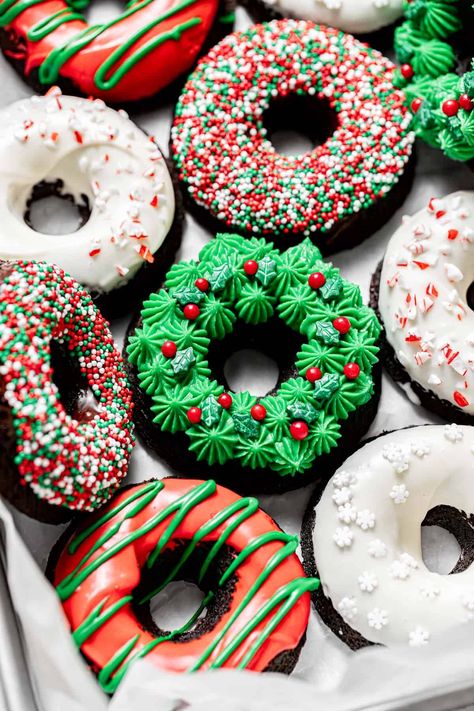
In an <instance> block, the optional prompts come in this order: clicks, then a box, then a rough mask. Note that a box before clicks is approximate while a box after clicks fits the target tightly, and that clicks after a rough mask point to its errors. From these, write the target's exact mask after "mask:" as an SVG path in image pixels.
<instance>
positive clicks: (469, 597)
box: [462, 590, 474, 612]
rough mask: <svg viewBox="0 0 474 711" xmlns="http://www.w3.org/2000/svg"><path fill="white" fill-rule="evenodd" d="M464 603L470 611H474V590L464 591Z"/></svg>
mask: <svg viewBox="0 0 474 711" xmlns="http://www.w3.org/2000/svg"><path fill="white" fill-rule="evenodd" d="M462 604H463V605H464V607H465V608H466V609H467V610H469V611H470V612H474V590H471V591H470V592H467V593H464V595H463V596H462Z"/></svg>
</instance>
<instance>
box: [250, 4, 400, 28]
mask: <svg viewBox="0 0 474 711" xmlns="http://www.w3.org/2000/svg"><path fill="white" fill-rule="evenodd" d="M263 2H264V3H265V5H268V6H269V7H271V8H272V9H273V10H275V11H276V12H278V13H280V14H282V15H284V16H285V17H295V18H297V19H301V20H311V21H312V22H317V23H321V24H322V25H329V27H338V28H339V29H340V30H344V32H352V33H354V34H367V33H368V32H374V31H375V30H378V29H380V28H381V27H385V26H386V25H390V24H391V23H392V22H395V20H398V18H399V17H401V15H402V12H403V2H402V0H263Z"/></svg>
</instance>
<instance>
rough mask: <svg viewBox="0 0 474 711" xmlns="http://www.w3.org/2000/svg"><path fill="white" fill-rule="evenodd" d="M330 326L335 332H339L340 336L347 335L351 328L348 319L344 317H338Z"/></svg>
mask: <svg viewBox="0 0 474 711" xmlns="http://www.w3.org/2000/svg"><path fill="white" fill-rule="evenodd" d="M332 325H333V326H334V328H335V329H336V331H339V333H341V334H342V335H344V334H345V333H347V332H348V331H349V329H350V327H351V322H350V321H349V319H348V318H346V317H345V316H339V318H335V319H334V321H333V322H332Z"/></svg>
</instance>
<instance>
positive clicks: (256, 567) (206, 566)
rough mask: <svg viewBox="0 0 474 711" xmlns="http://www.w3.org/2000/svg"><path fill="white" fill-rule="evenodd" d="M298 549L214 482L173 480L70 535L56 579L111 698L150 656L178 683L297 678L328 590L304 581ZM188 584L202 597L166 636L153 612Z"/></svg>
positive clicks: (53, 568) (122, 496)
mask: <svg viewBox="0 0 474 711" xmlns="http://www.w3.org/2000/svg"><path fill="white" fill-rule="evenodd" d="M297 546H298V538H297V537H296V536H289V535H287V534H285V533H283V532H282V531H281V530H280V529H279V528H278V526H277V525H276V524H275V523H274V522H273V521H272V519H271V518H270V517H269V516H268V515H267V514H265V513H264V512H263V511H262V510H261V509H259V508H258V501H257V500H256V499H254V498H246V499H242V498H240V497H239V496H238V495H237V494H234V493H233V492H231V491H229V490H228V489H224V488H222V487H220V486H217V485H216V484H215V482H214V481H212V480H210V481H194V480H183V479H174V478H168V479H163V480H162V481H149V482H146V483H142V484H139V485H137V486H132V487H127V488H126V489H124V490H123V491H122V492H119V493H118V494H117V496H116V497H115V498H114V499H113V500H112V501H111V502H110V504H108V505H107V506H106V507H105V508H104V509H103V510H102V511H100V513H98V514H97V516H95V517H94V518H92V519H88V520H87V521H86V522H85V523H84V524H83V526H82V527H81V528H80V529H79V530H78V531H76V532H74V533H73V534H72V535H71V532H70V531H69V532H66V534H65V536H64V537H63V538H62V539H61V540H60V541H59V543H58V544H57V546H56V548H55V549H54V550H53V553H52V556H51V559H50V565H49V570H50V577H51V578H52V580H53V582H54V585H55V586H56V589H57V592H58V594H59V597H60V599H61V600H62V604H63V607H64V611H65V613H66V616H67V618H68V620H69V623H70V625H71V629H72V633H73V637H74V640H75V642H76V644H77V645H78V647H79V648H80V649H81V651H82V653H83V654H84V656H85V657H86V658H87V659H88V661H89V663H90V664H91V666H92V667H93V668H94V670H95V671H96V672H97V673H98V678H99V683H100V684H101V686H102V688H103V689H104V690H105V691H107V692H108V693H113V692H114V691H115V689H116V688H117V685H118V684H119V682H120V681H121V679H122V678H123V676H124V675H125V673H126V672H127V670H128V669H129V667H130V665H131V664H132V663H133V662H134V661H135V660H137V659H140V658H143V657H145V656H146V657H147V659H149V660H150V662H152V663H154V664H156V666H157V667H158V668H160V669H163V670H166V671H174V672H183V671H197V670H201V669H202V670H204V669H218V668H222V667H224V668H228V669H229V668H230V669H232V668H233V669H235V668H241V669H243V668H245V669H251V670H253V671H264V670H277V669H278V670H279V671H286V672H287V673H289V672H290V671H291V670H292V669H293V667H294V665H295V664H296V661H297V659H298V656H299V650H300V648H301V646H302V644H303V641H304V635H305V631H306V626H307V624H308V617H309V611H310V595H309V592H310V591H311V590H315V589H316V588H317V586H318V584H319V582H318V580H316V579H315V578H309V579H308V578H305V577H304V573H303V569H302V566H301V563H300V562H299V560H298V558H297V557H296V555H295V550H296V548H297ZM180 579H181V580H182V579H188V580H195V581H196V583H197V584H198V585H199V586H200V587H201V589H202V590H203V591H204V593H205V596H204V599H203V601H202V603H201V605H200V606H199V608H198V609H197V611H196V612H195V613H194V614H193V615H192V617H191V618H190V620H188V621H187V622H186V623H185V624H184V625H183V626H182V627H181V628H180V629H178V630H174V631H169V632H163V631H162V630H160V629H158V628H157V626H156V625H155V623H154V622H153V620H152V619H151V615H150V613H149V604H148V603H149V600H150V599H151V598H152V597H153V596H154V595H155V594H157V593H158V592H160V591H161V590H163V589H164V588H165V587H166V586H167V584H168V583H169V582H171V581H173V580H180ZM204 610H206V614H205V616H204V617H201V616H202V613H203V612H204Z"/></svg>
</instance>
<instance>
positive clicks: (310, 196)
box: [171, 20, 413, 254]
mask: <svg viewBox="0 0 474 711" xmlns="http://www.w3.org/2000/svg"><path fill="white" fill-rule="evenodd" d="M393 71H394V66H393V65H392V63H391V62H390V61H388V60H387V59H385V58H384V57H383V56H382V55H381V54H380V53H379V52H377V51H375V50H372V49H370V48H368V47H367V46H365V45H363V44H361V43H360V42H358V41H357V40H355V39H354V38H353V37H351V36H350V35H345V34H343V33H341V32H338V31H337V30H333V29H330V28H325V27H319V26H317V25H314V24H313V23H311V22H304V21H299V22H298V21H295V20H281V21H274V22H270V23H268V24H264V25H257V26H255V27H253V28H251V29H250V30H248V31H246V32H240V33H234V34H232V35H229V36H228V37H226V38H225V39H224V40H223V41H222V42H220V43H219V44H218V45H217V46H216V47H214V48H213V49H212V50H211V51H210V53H209V54H208V55H207V57H205V58H204V59H202V60H201V62H200V64H199V66H198V68H197V69H196V70H195V72H194V73H193V74H192V75H191V77H190V78H189V80H188V82H187V84H186V85H185V88H184V90H183V93H182V95H181V98H180V100H179V102H178V105H177V107H176V115H175V120H174V124H173V127H172V131H171V147H172V153H173V156H174V159H175V161H176V164H177V166H178V170H179V177H180V179H181V180H182V181H183V183H184V185H185V186H186V188H187V191H188V193H189V197H190V199H191V201H192V203H193V205H195V206H198V208H199V209H198V215H200V216H201V218H202V219H203V220H204V221H209V220H210V219H211V218H212V220H211V222H212V221H214V222H215V221H217V224H218V226H219V227H220V228H222V226H223V225H226V226H227V227H228V228H229V230H230V231H236V232H239V233H240V234H244V235H248V234H263V235H271V236H272V238H274V237H275V236H278V237H284V238H285V239H284V241H285V242H288V241H291V237H293V238H295V237H297V238H299V239H301V238H302V237H303V236H313V237H317V238H318V246H319V247H320V249H321V251H322V252H323V254H324V253H329V252H334V251H335V250H338V249H343V248H346V247H352V246H354V245H355V244H357V243H358V242H360V241H362V240H363V239H364V238H365V237H367V236H369V235H370V234H372V232H373V231H374V230H376V229H378V227H379V226H380V225H381V224H385V223H386V221H387V219H388V217H389V215H390V214H391V213H392V212H393V211H394V210H395V209H396V208H398V207H399V204H400V202H401V200H402V199H403V197H404V196H405V193H406V191H407V189H408V188H409V184H410V180H409V179H407V178H409V177H410V176H409V174H408V172H405V174H404V171H405V169H406V167H407V164H408V162H409V159H410V155H411V151H412V144H413V136H412V134H411V133H410V132H409V131H408V126H409V123H410V115H409V113H408V111H407V109H406V108H405V107H404V106H403V96H402V94H401V92H399V91H398V90H396V89H394V87H393V84H392V75H393ZM298 96H300V97H301V96H306V97H308V96H309V97H311V96H312V97H315V100H316V99H317V100H318V102H319V103H318V106H320V107H321V111H324V112H325V113H326V114H327V115H328V116H326V118H325V120H324V119H323V120H321V117H319V122H318V119H317V118H315V119H314V121H313V122H312V123H313V124H316V123H318V124H319V123H321V121H322V122H323V123H326V126H325V127H326V128H327V129H329V133H331V131H332V130H333V129H334V126H333V125H332V124H333V123H335V124H336V127H335V129H334V131H333V132H332V135H330V137H329V138H328V139H327V140H325V141H324V143H322V145H318V146H317V147H315V148H314V149H313V150H312V151H311V152H309V153H304V154H302V155H298V156H293V157H292V156H285V155H281V154H279V153H278V152H277V151H276V150H275V148H274V147H273V145H272V143H271V142H270V141H269V140H268V137H267V131H266V128H265V114H266V112H267V110H268V109H270V108H271V107H272V102H275V101H276V100H278V101H280V102H281V101H282V100H283V99H291V98H295V97H296V98H297V97H298ZM276 110H277V107H276V105H275V111H276ZM297 110H298V109H296V110H295V109H293V111H297ZM301 110H302V109H301V107H300V109H299V111H301ZM281 111H282V112H285V108H284V105H282V108H281ZM289 116H290V118H289V119H288V121H287V123H289V124H290V123H291V117H292V116H293V121H295V120H296V117H295V115H294V114H293V115H292V114H291V113H290V114H289ZM313 128H314V126H313ZM213 227H216V225H215V224H213Z"/></svg>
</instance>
